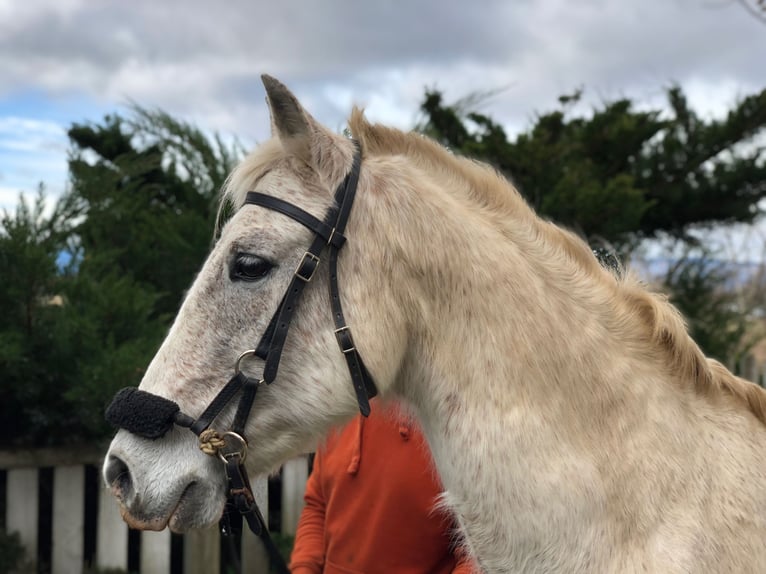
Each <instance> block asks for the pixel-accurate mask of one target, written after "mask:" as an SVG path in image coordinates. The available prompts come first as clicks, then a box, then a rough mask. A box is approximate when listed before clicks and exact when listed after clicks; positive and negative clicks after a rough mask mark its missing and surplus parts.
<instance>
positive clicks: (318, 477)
mask: <svg viewBox="0 0 766 574" xmlns="http://www.w3.org/2000/svg"><path fill="white" fill-rule="evenodd" d="M440 493H441V484H440V482H439V479H438V476H437V474H436V470H435V468H434V466H433V462H432V460H431V455H430V451H429V450H428V445H427V444H426V442H425V439H424V438H423V436H422V434H421V432H420V431H419V430H418V428H417V427H416V426H415V425H414V423H413V422H412V421H411V420H409V419H408V418H406V417H403V416H402V415H401V414H400V413H399V411H398V409H397V408H396V407H389V406H384V405H381V404H379V403H377V401H375V402H374V403H373V411H372V414H371V415H370V416H369V418H367V419H365V418H364V417H363V416H362V415H358V416H357V418H356V419H354V420H353V421H352V422H351V423H349V424H348V425H347V426H345V427H344V428H343V429H341V430H339V431H335V432H334V433H332V434H331V435H330V437H329V438H328V439H327V442H326V443H325V444H324V445H323V446H322V447H320V448H319V450H318V451H317V453H316V457H315V459H314V467H313V470H312V473H311V476H310V477H309V480H308V483H307V484H306V492H305V495H304V500H305V502H306V505H305V507H304V509H303V512H302V513H301V517H300V520H299V521H298V530H297V533H296V537H295V546H294V547H293V552H292V556H291V560H290V569H291V572H292V573H293V574H474V573H475V572H477V570H476V569H474V567H473V566H472V562H471V561H470V560H469V559H468V557H467V556H465V555H464V553H463V552H462V549H461V548H460V546H459V544H458V543H457V542H456V538H457V536H456V529H455V524H454V522H453V520H452V518H451V517H450V516H449V515H448V513H446V512H445V511H442V510H439V509H438V507H437V499H438V496H439V494H440Z"/></svg>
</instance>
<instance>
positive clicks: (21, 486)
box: [5, 468, 40, 562]
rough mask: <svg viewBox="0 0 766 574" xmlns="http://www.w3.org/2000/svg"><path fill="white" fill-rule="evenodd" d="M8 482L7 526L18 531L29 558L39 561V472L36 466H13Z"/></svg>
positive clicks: (11, 530) (8, 528) (9, 472)
mask: <svg viewBox="0 0 766 574" xmlns="http://www.w3.org/2000/svg"><path fill="white" fill-rule="evenodd" d="M7 476H8V482H7V484H6V501H7V502H6V510H5V526H6V529H7V530H8V532H18V533H19V536H21V543H22V544H23V545H24V548H25V550H26V551H27V558H28V559H29V560H32V561H34V562H36V561H37V517H38V509H39V506H40V503H39V499H38V484H39V480H38V474H37V469H36V468H12V469H10V470H9V471H8V475H7Z"/></svg>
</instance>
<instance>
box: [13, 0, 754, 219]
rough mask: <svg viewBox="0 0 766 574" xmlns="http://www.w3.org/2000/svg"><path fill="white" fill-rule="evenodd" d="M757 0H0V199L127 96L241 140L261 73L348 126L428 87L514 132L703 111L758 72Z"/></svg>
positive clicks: (388, 118) (258, 104)
mask: <svg viewBox="0 0 766 574" xmlns="http://www.w3.org/2000/svg"><path fill="white" fill-rule="evenodd" d="M756 1H757V0H619V1H615V0H579V1H578V2H572V1H571V0H472V1H471V2H466V1H460V2H459V1H457V0H407V1H404V0H388V1H384V0H377V1H374V0H372V1H369V0H368V1H360V0H323V1H319V0H313V1H312V0H302V1H298V0H279V1H273V0H272V1H268V2H267V1H264V0H226V2H215V1H212V0H204V1H202V0H184V1H181V0H162V1H160V0H131V2H125V1H124V0H119V1H117V0H0V210H1V209H3V208H5V209H13V208H14V206H15V205H16V204H17V201H18V196H19V192H22V191H23V192H25V193H30V192H34V190H35V189H36V188H37V186H38V184H39V183H40V182H43V183H44V184H45V186H46V188H47V190H48V193H49V194H50V195H52V196H54V197H55V196H56V195H58V194H60V193H61V192H62V191H63V190H64V189H65V186H66V181H67V172H66V161H67V146H68V144H67V138H66V130H67V128H68V127H69V126H71V125H72V124H73V123H82V122H98V121H99V120H100V119H101V118H103V116H104V115H105V114H108V113H113V112H115V111H121V110H122V111H125V109H126V105H128V104H129V103H130V102H136V103H138V104H140V105H142V106H145V107H160V108H162V109H163V110H165V111H167V112H169V113H170V114H172V115H174V116H177V117H179V118H182V119H185V120H188V121H191V122H193V123H195V124H196V125H198V126H199V127H201V128H203V129H205V130H210V131H211V132H212V131H217V132H220V133H222V134H224V135H232V136H236V137H238V138H240V139H241V140H242V141H243V142H245V143H246V144H247V145H254V144H256V143H257V142H258V141H262V140H264V139H266V137H267V136H268V131H269V122H268V115H267V109H266V106H265V102H264V92H263V88H262V85H261V83H260V79H259V78H260V74H262V73H268V74H270V75H273V76H275V77H277V78H279V79H280V80H282V81H283V82H284V83H285V84H287V85H288V87H290V88H291V89H292V90H293V91H294V92H295V93H296V95H297V96H298V97H299V99H300V100H301V101H302V103H303V104H304V106H305V107H306V108H307V109H308V110H309V111H310V112H311V113H312V114H313V115H314V116H315V117H316V118H317V119H319V120H320V121H322V122H323V123H325V124H326V125H328V126H329V127H331V128H334V129H340V128H342V127H343V126H344V123H345V119H346V117H347V116H348V113H349V111H350V109H351V106H352V105H354V104H357V105H361V106H363V107H365V108H366V111H367V115H368V116H369V117H370V118H371V119H373V120H375V121H380V122H384V123H388V124H392V125H395V126H397V127H401V128H409V127H412V125H413V124H414V123H415V121H416V120H417V119H418V105H419V103H420V100H421V99H422V96H423V93H424V90H425V88H438V89H440V90H441V91H443V92H444V94H445V97H446V98H447V100H448V101H454V100H457V99H459V98H460V97H463V96H466V95H467V94H470V93H471V92H475V91H492V90H497V91H498V92H497V93H496V94H495V95H494V97H492V98H490V99H489V100H488V101H486V102H484V103H483V107H482V110H481V111H483V112H485V113H488V114H489V115H491V116H492V117H493V118H494V119H495V120H497V121H499V122H500V123H501V124H503V125H504V126H505V127H506V128H507V130H508V131H509V133H511V134H514V133H518V132H519V131H521V130H523V129H525V128H527V127H529V126H530V125H531V123H532V121H533V119H534V117H535V114H536V113H542V112H545V111H548V110H550V109H552V108H554V107H556V105H557V97H558V96H559V95H561V94H564V93H571V92H573V91H574V90H576V89H578V88H583V89H584V93H585V101H584V103H583V106H586V107H587V106H593V105H598V104H599V103H600V102H604V101H608V100H612V99H616V98H620V97H629V98H631V99H634V100H635V101H637V102H641V103H642V104H643V105H646V106H652V105H654V106H660V105H662V103H663V101H664V100H663V94H664V91H663V90H664V89H665V88H667V87H668V86H670V85H672V84H678V85H680V86H681V87H682V88H683V89H684V90H685V92H686V93H687V95H688V97H689V100H690V102H691V104H692V106H693V107H694V108H695V109H696V110H697V111H698V112H699V113H700V114H702V115H703V116H704V117H710V116H720V115H721V114H723V113H725V111H726V109H727V108H729V107H731V106H732V105H733V104H735V103H736V102H737V100H738V99H739V98H741V97H743V96H745V95H748V94H751V93H754V92H756V91H760V90H762V89H763V88H764V87H766V19H764V20H763V21H759V20H758V19H756V18H755V17H753V15H751V14H750V13H749V12H748V11H747V10H746V9H745V8H744V7H743V5H742V3H743V2H752V3H753V4H755V2H756Z"/></svg>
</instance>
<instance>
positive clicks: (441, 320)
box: [104, 76, 766, 573]
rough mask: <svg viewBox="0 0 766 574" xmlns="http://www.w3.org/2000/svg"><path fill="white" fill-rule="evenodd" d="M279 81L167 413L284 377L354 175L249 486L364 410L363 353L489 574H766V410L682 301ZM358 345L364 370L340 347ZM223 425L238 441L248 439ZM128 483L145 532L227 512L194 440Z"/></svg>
mask: <svg viewBox="0 0 766 574" xmlns="http://www.w3.org/2000/svg"><path fill="white" fill-rule="evenodd" d="M263 83H264V85H265V88H266V94H267V102H268V106H269V109H270V112H271V122H272V138H271V139H270V140H268V141H266V142H265V143H263V144H261V145H260V146H258V147H257V149H256V150H255V151H254V152H252V153H251V154H250V155H249V156H248V157H246V158H245V159H244V160H243V161H242V163H241V164H240V165H239V166H238V167H236V168H235V169H234V171H233V172H232V173H231V174H230V176H229V178H228V180H227V182H226V184H225V186H224V189H223V192H222V198H221V204H222V205H224V206H226V205H229V206H233V208H234V209H233V210H231V211H233V214H232V215H231V216H230V217H229V218H228V220H227V221H225V222H224V223H222V225H221V228H220V233H219V235H218V238H217V241H216V243H215V244H214V246H213V247H212V250H211V253H210V255H209V257H208V258H207V260H206V262H205V263H204V265H203V267H202V269H201V271H200V272H199V275H198V276H197V278H196V279H195V281H194V283H193V285H192V286H191V288H190V289H189V291H188V293H187V295H186V298H185V300H184V302H183V304H182V306H181V308H180V310H179V312H178V315H177V317H176V319H175V321H174V323H173V325H172V327H171V329H170V331H169V333H168V335H167V338H166V339H165V341H164V342H163V343H162V345H161V347H160V349H159V351H158V352H157V354H156V356H155V357H154V359H153V360H152V361H151V363H150V365H149V366H148V368H147V370H146V373H145V375H144V377H143V379H142V381H141V383H140V387H139V389H140V390H141V391H143V392H146V393H150V394H152V395H157V396H159V397H162V398H164V399H167V400H169V401H173V403H174V404H177V405H179V408H181V409H182V410H183V412H185V413H200V412H202V411H204V410H205V408H206V405H208V404H210V403H211V401H213V400H214V397H215V396H216V394H217V393H219V391H220V390H221V388H222V387H223V385H224V382H225V381H226V380H227V379H229V377H230V376H231V373H232V366H233V365H236V369H235V370H236V371H237V372H238V373H239V372H240V371H244V372H246V373H247V376H251V375H252V376H253V377H254V379H260V376H258V375H256V374H257V373H258V372H260V371H261V370H263V369H264V368H265V366H264V365H265V363H264V361H263V360H262V359H259V358H258V357H257V356H254V355H256V353H254V352H253V351H252V347H253V345H254V342H255V341H258V340H259V339H262V338H263V337H264V333H265V332H267V331H269V330H271V329H270V318H272V317H274V316H276V315H277V314H279V312H280V309H281V306H282V304H283V302H284V299H285V297H286V295H285V288H286V286H287V285H293V284H294V283H296V276H297V275H301V273H302V272H300V271H297V270H296V268H298V269H301V268H303V267H304V266H305V263H306V261H307V255H309V253H308V252H307V251H306V245H307V244H308V243H309V242H310V241H311V239H312V237H314V235H313V234H312V231H311V230H310V229H308V228H307V227H309V226H308V224H307V223H306V221H309V220H311V219H312V217H313V218H314V219H315V222H314V223H316V222H317V221H319V222H320V223H321V221H322V220H323V217H324V215H325V214H326V213H328V210H332V209H333V208H336V207H337V206H336V205H335V202H336V198H335V197H334V196H333V193H332V190H333V189H335V188H336V187H339V186H341V184H342V183H343V182H344V178H345V180H347V179H348V177H349V173H350V172H351V171H354V173H355V177H356V178H357V179H356V181H355V185H356V186H357V188H358V193H356V200H355V203H354V205H353V209H352V210H351V211H350V214H349V216H348V224H347V226H346V228H345V230H344V231H343V234H342V235H343V239H344V240H345V243H344V245H343V250H342V251H340V252H339V253H340V255H339V256H337V252H336V256H337V261H335V264H337V269H335V271H334V273H335V275H333V272H331V273H330V274H327V273H323V272H322V271H323V269H324V267H326V266H327V265H329V263H326V262H325V260H323V259H322V257H320V256H316V257H314V256H313V255H312V256H311V257H310V258H309V262H310V263H311V266H312V270H313V269H314V268H315V270H316V272H315V273H312V274H311V275H308V276H307V277H301V278H302V280H301V281H299V282H297V283H301V288H302V289H304V290H303V294H302V299H301V300H300V304H299V306H298V307H297V310H296V311H295V312H294V315H293V316H292V322H291V324H290V329H289V332H287V333H286V334H285V337H284V341H283V343H282V348H281V351H282V352H281V361H280V366H279V371H278V375H276V377H275V378H274V381H273V383H272V384H259V385H258V387H257V388H259V389H260V390H259V391H258V396H257V400H255V401H252V410H251V411H249V417H247V418H246V419H242V420H240V423H241V424H242V425H243V428H244V431H245V432H246V433H247V436H249V437H251V440H250V441H249V442H248V444H247V447H246V450H244V452H243V453H242V455H243V457H244V454H247V459H246V462H245V465H246V468H247V472H248V473H249V474H252V475H257V474H263V473H269V472H272V471H274V470H275V469H277V468H278V467H279V465H280V464H281V463H282V462H283V461H285V460H287V459H288V458H290V457H292V456H295V455H297V454H299V453H303V452H306V451H309V450H311V449H312V448H313V446H314V445H315V444H316V441H317V440H319V439H320V438H321V437H323V436H325V435H326V434H327V433H328V432H329V430H330V429H331V428H333V427H336V426H337V425H339V424H342V423H343V422H344V421H347V420H349V419H350V418H352V416H353V415H354V414H355V413H356V412H358V409H360V408H362V409H363V410H364V406H365V401H366V398H367V397H366V396H364V394H362V395H360V394H359V392H358V391H359V388H360V387H359V385H358V384H357V383H358V381H357V380H356V378H355V375H354V372H355V371H353V370H352V371H350V370H349V368H348V364H350V363H348V364H347V360H346V359H347V358H348V356H347V355H346V352H347V351H350V350H351V351H353V354H357V353H358V357H359V358H360V359H363V362H364V370H365V372H366V373H368V374H369V376H370V377H371V378H372V380H373V381H374V388H375V389H374V390H375V391H377V392H379V394H380V395H381V397H382V398H383V400H386V399H388V398H396V399H397V400H399V401H402V402H403V403H405V404H407V405H408V406H409V408H410V409H411V410H412V412H413V414H414V416H415V417H416V419H417V420H418V421H419V423H420V425H421V426H422V428H423V430H424V433H425V436H426V438H427V441H428V444H429V447H430V449H431V452H432V454H433V460H434V464H435V469H436V470H437V471H438V474H439V476H440V477H441V480H442V483H443V485H444V489H445V491H444V493H443V495H442V497H441V498H440V499H439V500H438V501H435V504H438V505H441V506H442V507H444V508H447V509H449V511H450V512H452V513H453V514H454V516H455V518H456V520H457V524H458V525H459V530H460V534H461V537H462V542H461V543H462V544H464V545H465V547H466V549H467V551H468V552H470V554H471V555H472V556H473V557H475V559H476V561H477V563H478V564H479V565H480V567H481V569H482V570H483V571H484V572H487V573H505V572H566V573H576V572H598V573H601V572H621V573H629V572H662V573H675V572H706V573H707V572H740V573H742V572H752V573H763V572H766V391H764V390H763V389H761V388H760V387H758V386H757V385H755V384H752V383H749V382H747V381H745V380H743V379H740V378H738V377H736V376H734V375H733V374H732V373H730V372H729V371H728V370H727V369H726V368H725V367H724V366H723V365H721V364H720V363H719V362H716V361H715V360H712V359H710V358H707V357H706V356H705V355H704V354H703V353H702V351H701V350H700V348H699V347H698V345H697V344H696V343H695V342H694V341H693V340H692V339H691V337H690V336H689V334H688V332H687V328H686V325H685V323H684V320H683V318H682V316H681V315H680V313H679V312H678V311H677V310H676V309H675V308H674V307H673V306H672V305H671V304H670V303H669V301H668V300H667V298H666V297H664V296H662V295H661V294H658V293H654V292H652V291H650V290H649V289H648V288H647V287H646V286H644V285H643V284H642V283H641V281H640V280H639V279H638V278H637V277H635V276H634V275H633V274H632V273H631V272H630V270H628V269H625V270H622V272H620V273H615V272H614V270H609V269H605V268H604V267H603V266H602V265H600V264H599V262H598V260H597V259H596V257H595V256H594V255H593V252H592V251H591V249H589V247H588V245H587V244H586V242H585V241H583V240H582V239H581V238H580V237H578V236H577V235H576V234H574V233H572V232H570V231H568V230H566V229H564V228H562V227H560V226H557V225H556V224H554V223H552V222H549V221H546V220H544V219H542V218H541V217H539V216H538V215H537V214H535V212H534V211H533V210H532V208H531V207H530V206H529V205H528V204H527V203H525V201H524V200H523V198H522V196H521V195H520V194H519V192H518V191H517V190H516V189H515V188H514V187H513V185H512V184H511V183H510V182H509V181H507V180H506V179H505V178H504V177H503V176H502V175H500V174H498V173H497V172H496V171H495V170H493V169H492V168H491V167H489V166H487V165H483V164H481V163H478V162H475V161H472V160H470V159H467V158H463V157H459V156H457V155H455V154H453V153H451V152H450V151H448V150H446V149H445V148H443V147H442V146H440V145H439V144H438V143H436V142H434V141H431V140H429V139H428V138H426V137H424V136H422V135H418V134H414V133H404V132H402V131H399V130H396V129H393V128H390V127H386V126H382V125H378V124H373V123H370V122H369V121H368V120H367V119H366V118H365V116H364V113H363V111H361V110H360V109H358V108H354V109H353V111H352V113H351V116H350V119H349V127H350V134H351V138H349V137H345V136H343V135H339V134H336V133H333V132H332V131H331V130H329V129H328V128H326V127H325V126H323V125H321V124H320V123H319V122H318V121H317V120H315V119H314V118H313V117H312V116H311V115H310V114H309V113H308V112H307V111H306V110H305V109H304V108H303V106H302V105H301V104H300V102H299V101H298V99H297V98H296V97H295V96H294V95H293V94H292V93H291V92H290V91H289V90H288V89H287V88H286V87H285V86H284V85H283V84H281V83H280V82H278V81H277V80H275V79H274V78H271V77H269V76H263ZM355 162H356V163H355ZM359 162H361V163H359ZM352 166H353V167H352ZM249 192H250V193H252V192H256V194H258V195H259V196H262V198H263V197H267V198H274V201H276V202H282V203H281V205H282V206H283V208H282V210H278V209H275V208H274V206H273V205H271V206H269V205H265V204H264V203H263V202H264V201H266V200H264V199H261V200H260V201H261V203H260V204H259V203H257V202H255V203H254V202H250V201H248V197H249V195H248V193H249ZM287 204H290V205H293V206H297V207H298V208H300V210H303V212H304V213H306V214H308V217H304V218H303V220H302V221H300V220H296V219H295V218H294V217H292V216H288V215H289V214H286V208H284V205H287ZM224 211H225V210H224ZM288 211H289V210H288ZM317 225H318V224H317ZM334 231H336V230H332V231H330V232H329V234H326V237H325V239H327V242H328V243H332V242H333V239H332V237H333V232H334ZM316 233H319V231H317V232H316ZM337 237H338V236H336V239H337ZM323 241H324V240H323ZM314 259H316V261H315V260H314ZM308 279H310V281H303V280H308ZM333 285H335V291H333ZM328 289H329V290H330V292H331V293H334V296H335V298H336V299H337V304H338V305H340V304H342V307H343V309H344V310H345V317H346V322H347V325H344V326H343V327H342V328H340V329H337V327H336V328H334V327H335V323H334V319H335V312H334V309H335V308H334V307H333V306H332V305H331V303H332V302H331V301H328V299H327V291H328ZM347 327H348V329H350V330H351V331H353V340H351V339H350V338H349V340H348V345H347V346H346V347H343V348H342V350H343V351H344V352H343V353H341V352H340V351H339V349H338V341H337V340H336V339H339V337H338V333H334V331H336V330H337V331H340V332H341V333H342V332H344V331H345V330H347ZM243 351H245V352H244V353H243ZM267 362H268V361H267ZM356 372H357V375H358V371H356ZM258 382H259V383H262V382H263V379H260V380H258ZM267 382H271V381H267ZM352 383H354V384H352ZM368 394H369V393H368ZM248 407H250V405H248ZM219 410H220V414H219V415H218V418H219V419H220V421H221V423H220V426H221V427H226V425H227V424H229V423H230V422H231V421H232V419H234V418H237V417H235V415H234V413H233V409H231V408H221V409H219ZM246 410H249V408H248V409H246ZM216 414H218V413H216ZM187 426H188V425H187ZM244 448H245V447H243V449H244ZM104 476H105V480H106V482H107V484H108V485H110V486H111V488H112V491H113V492H114V494H115V495H116V497H117V498H118V499H119V501H120V505H121V508H122V512H123V516H124V518H125V520H126V521H127V522H128V523H129V524H130V525H131V526H132V527H135V528H141V529H162V528H165V527H166V526H167V527H169V528H170V529H171V530H173V531H177V532H183V531H186V530H188V529H191V528H200V527H205V526H207V525H210V524H212V523H214V522H215V521H216V520H218V519H219V517H220V516H221V513H222V510H223V508H224V504H225V500H226V478H225V475H224V473H223V472H222V470H221V468H220V462H219V461H218V460H217V459H216V457H211V456H207V455H206V454H204V453H203V452H201V451H200V450H199V449H198V447H197V443H196V441H195V438H194V436H193V435H192V434H191V433H189V432H187V431H186V430H185V429H183V428H180V427H173V428H172V429H170V430H169V431H168V432H166V433H164V434H162V436H157V437H154V438H152V439H149V438H146V437H144V436H140V433H139V434H136V433H134V432H130V431H129V430H125V429H122V430H119V431H118V432H117V434H116V436H115V437H114V439H113V441H112V443H111V445H110V447H109V451H108V453H107V456H106V460H105V463H104ZM359 527H365V526H364V525H359ZM392 551H395V549H392Z"/></svg>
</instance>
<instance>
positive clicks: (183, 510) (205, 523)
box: [167, 482, 225, 534]
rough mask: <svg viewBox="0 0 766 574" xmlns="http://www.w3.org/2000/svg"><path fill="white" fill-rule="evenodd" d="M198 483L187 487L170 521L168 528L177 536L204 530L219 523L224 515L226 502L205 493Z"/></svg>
mask: <svg viewBox="0 0 766 574" xmlns="http://www.w3.org/2000/svg"><path fill="white" fill-rule="evenodd" d="M203 490H204V489H202V488H200V486H199V485H198V483H196V482H193V483H191V484H190V485H189V486H187V487H186V490H184V492H183V494H182V495H181V498H180V499H179V500H178V504H177V505H176V507H175V509H174V510H173V512H172V513H171V514H170V518H169V520H168V523H167V525H168V528H169V529H170V530H171V531H172V532H175V533H176V534H182V533H184V532H187V531H188V530H195V529H202V528H207V527H209V526H212V525H213V524H215V523H217V522H218V521H219V520H220V518H221V515H222V514H223V510H224V506H225V500H224V499H223V498H220V499H218V498H214V497H211V496H210V493H207V492H204V491H203Z"/></svg>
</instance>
